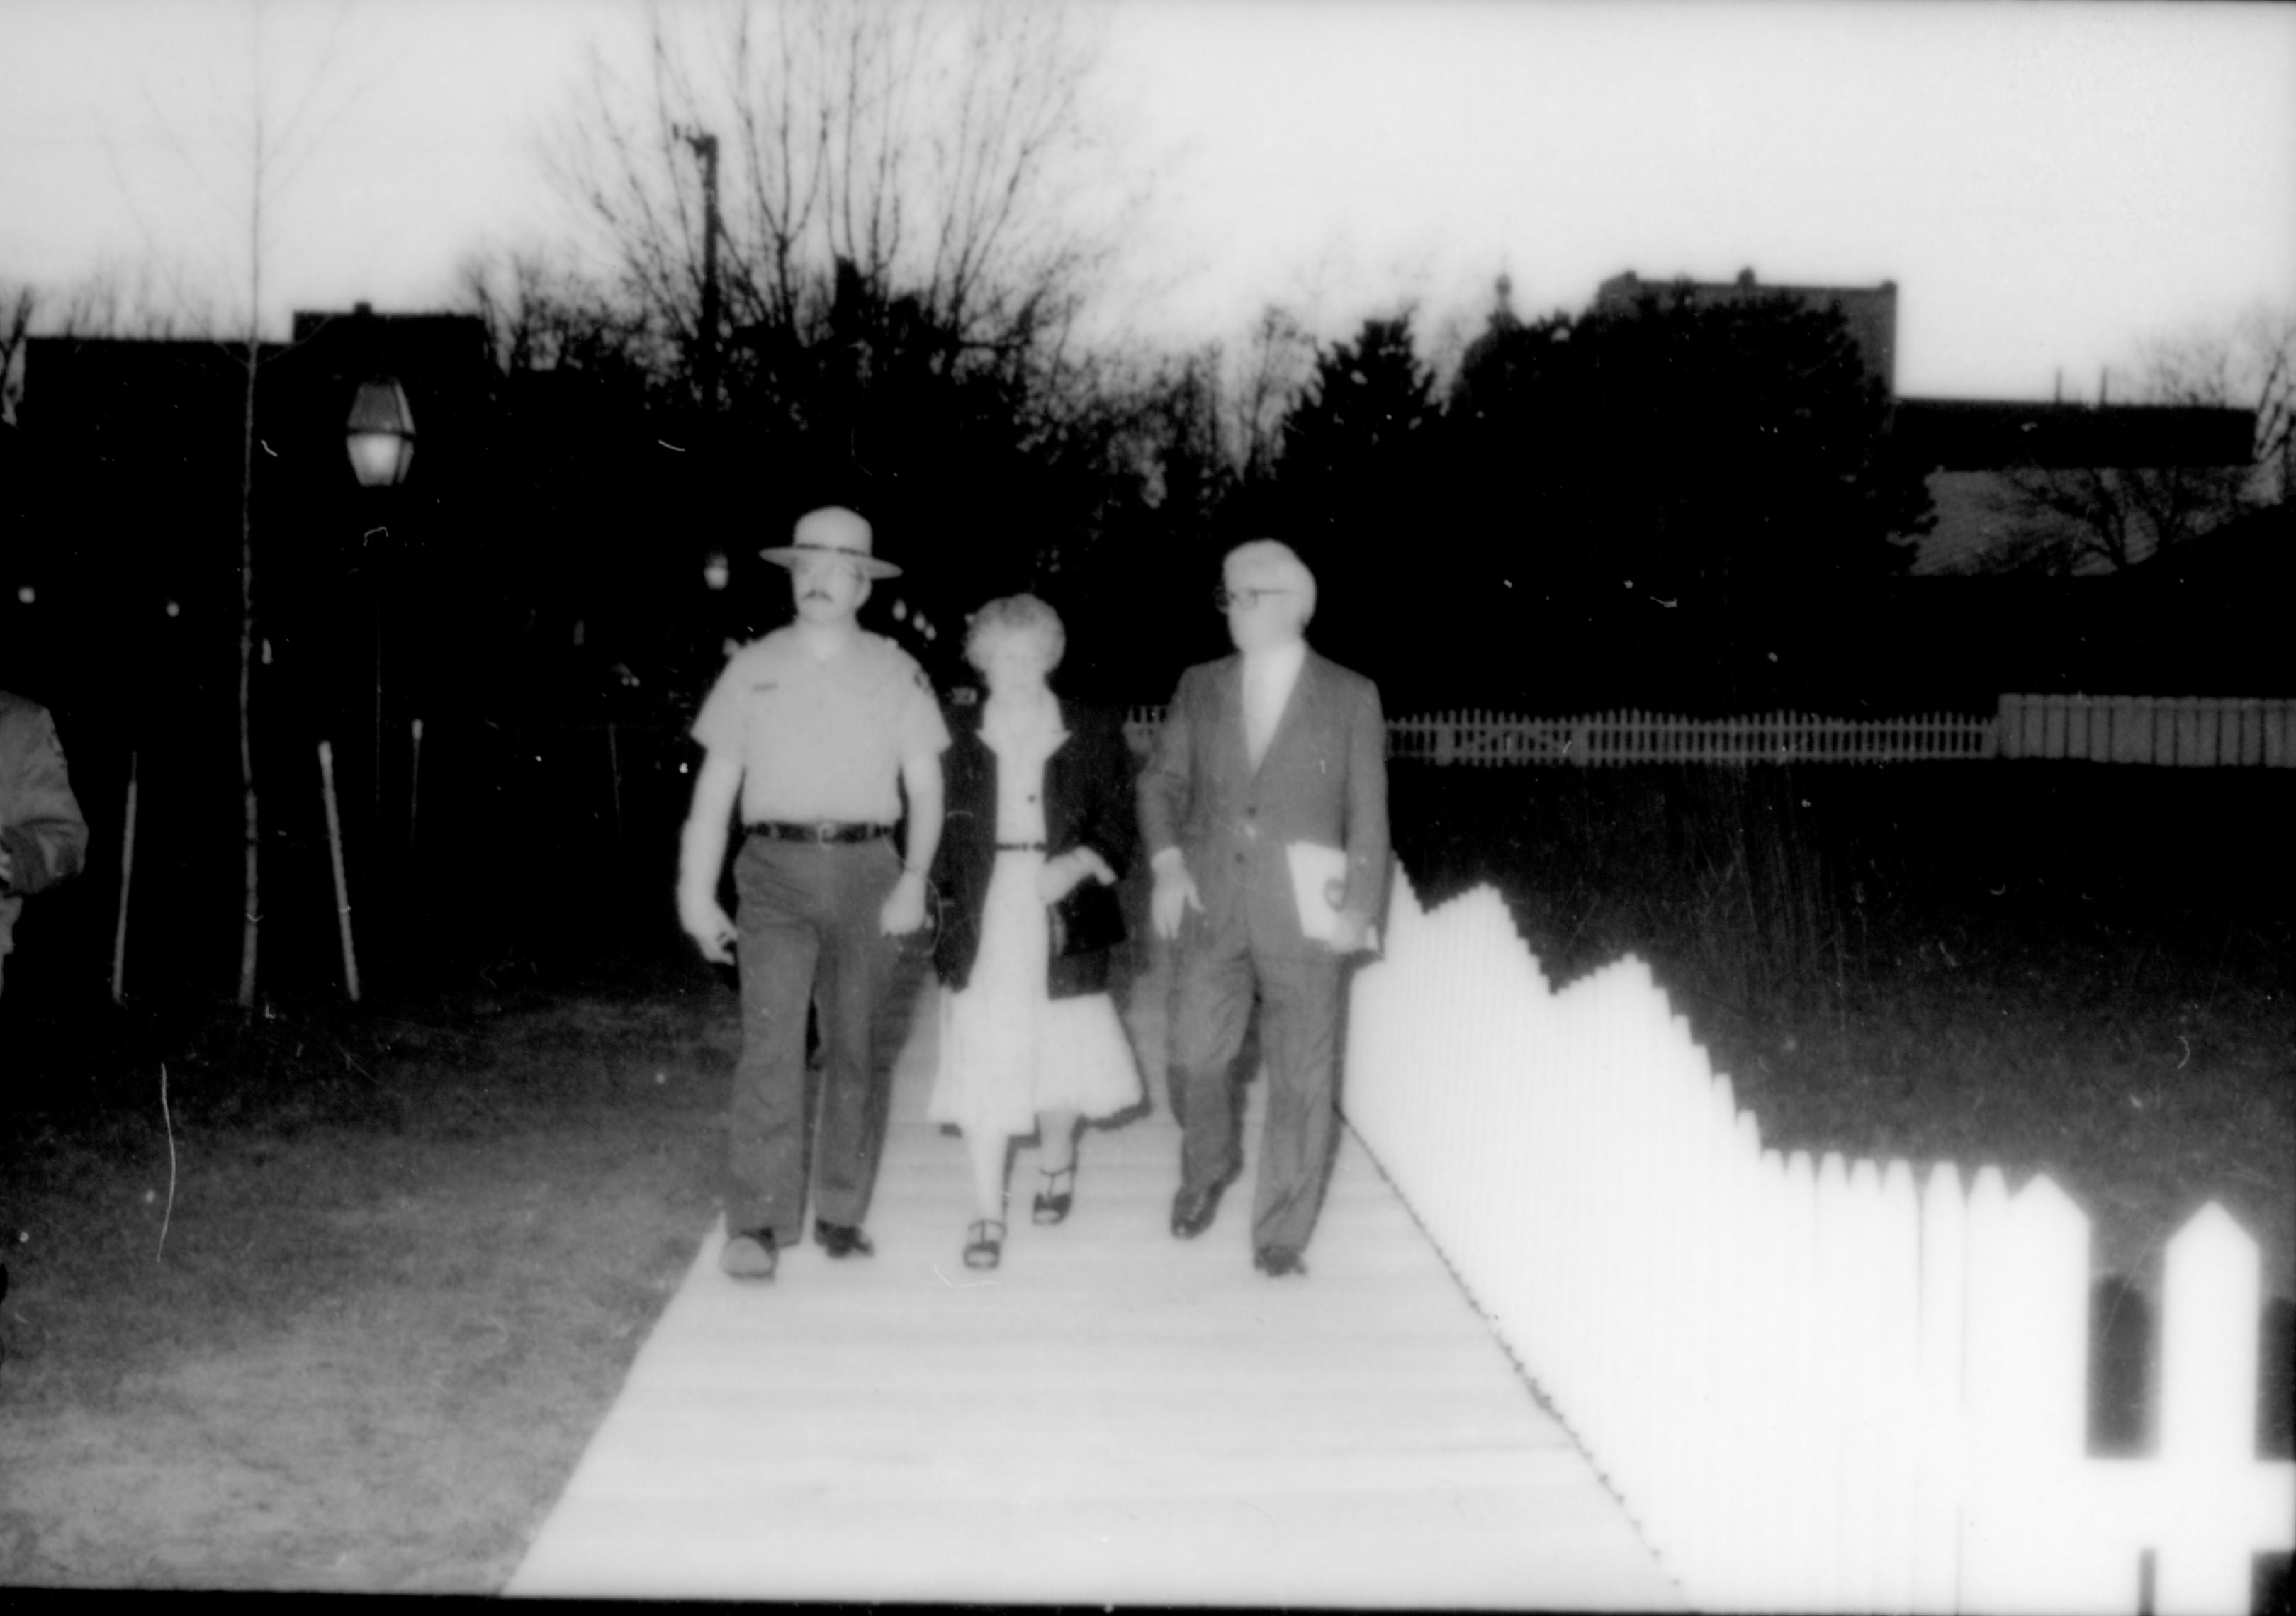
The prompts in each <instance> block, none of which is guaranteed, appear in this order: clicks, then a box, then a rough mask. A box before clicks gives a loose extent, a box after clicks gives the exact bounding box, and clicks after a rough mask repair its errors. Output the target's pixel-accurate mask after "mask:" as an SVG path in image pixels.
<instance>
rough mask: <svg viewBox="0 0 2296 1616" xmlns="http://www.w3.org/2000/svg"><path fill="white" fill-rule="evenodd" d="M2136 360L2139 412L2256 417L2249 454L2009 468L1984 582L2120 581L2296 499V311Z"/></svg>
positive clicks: (2159, 346) (2202, 333)
mask: <svg viewBox="0 0 2296 1616" xmlns="http://www.w3.org/2000/svg"><path fill="white" fill-rule="evenodd" d="M2138 354H2139V359H2138V363H2137V365H2136V392H2135V397H2134V398H2132V399H2131V401H2130V402H2131V403H2133V404H2136V405H2140V406H2160V407H2163V408H2167V409H2175V408H2185V409H2246V410H2252V411H2253V412H2254V413H2255V418H2256V423H2255V431H2254V434H2253V437H2252V439H2251V444H2250V445H2249V446H2248V447H2247V449H2246V451H2245V453H2244V454H2228V455H2225V456H2224V457H2223V462H2222V463H2215V464H2210V463H2197V462H2194V461H2193V460H2192V459H2191V457H2190V455H2189V454H2184V455H2175V454H2165V453H2164V455H2162V459H2163V460H2164V461H2166V462H2167V463H2160V464H2153V465H2120V466H2074V467H2064V466H2031V465H2029V466H2019V467H2011V468H2009V470H2008V472H2007V474H2006V483H2007V486H2006V487H2005V489H2004V490H2003V493H2002V495H2001V496H2000V500H1999V506H2000V509H2001V510H2002V512H2003V513H2004V514H2005V515H2006V516H2008V517H2009V518H2010V519H2011V521H2012V522H2013V529H2012V530H2011V532H2010V534H2009V536H2008V537H2007V538H2006V539H2005V541H2004V542H2003V543H2002V544H2001V545H2000V546H1997V548H1996V549H1995V550H1994V551H1993V552H1992V553H1991V554H1989V555H1988V556H1987V557H1986V558H1985V559H1984V561H1983V562H1982V565H1981V570H1985V571H1989V572H2044V573H2054V574H2068V573H2075V572H2094V571H2119V570H2121V569H2123V568H2126V567H2129V566H2132V565H2134V564H2136V562H2141V561H2143V560H2144V559H2145V558H2146V557H2147V556H2149V555H2152V554H2156V553H2158V552H2160V551H2162V550H2166V549H2171V548H2174V547H2175V546H2178V545H2183V544H2187V543H2189V542H2191V541H2192V540H2193V539H2194V538H2196V537H2200V536H2201V535H2202V534H2204V533H2207V532H2209V531H2210V530H2211V529H2215V528H2217V527H2218V526H2220V525H2221V524H2223V523H2224V522H2226V521H2230V520H2231V519H2232V518H2233V517H2235V516H2237V515H2239V514H2240V513H2242V512H2243V511H2245V510H2249V509H2252V508H2253V507H2255V506H2257V505H2259V504H2274V503H2276V502H2278V501H2280V500H2283V499H2285V498H2287V497H2289V495H2290V491H2291V490H2292V488H2296V438H2292V393H2296V308H2287V309H2280V310H2275V309H2270V308H2264V307H2259V308H2252V309H2251V310H2250V311H2249V312H2248V313H2247V314H2245V315H2243V316H2241V318H2240V319H2239V320H2238V321H2236V322H2235V323H2234V324H2231V325H2230V326H2227V327H2218V328H2207V327H2204V328H2199V329H2195V330H2192V331H2186V332H2178V333H2175V334H2172V335H2165V336H2158V337H2153V338H2151V339H2148V340H2145V341H2144V342H2143V343H2141V344H2140V345H2139V348H2138Z"/></svg>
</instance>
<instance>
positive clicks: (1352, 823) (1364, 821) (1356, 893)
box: [1342, 681, 1389, 919]
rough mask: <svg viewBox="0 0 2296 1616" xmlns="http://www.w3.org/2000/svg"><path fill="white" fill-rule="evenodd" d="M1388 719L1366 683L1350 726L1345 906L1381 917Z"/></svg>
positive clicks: (1385, 859)
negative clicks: (1346, 889) (1383, 714)
mask: <svg viewBox="0 0 2296 1616" xmlns="http://www.w3.org/2000/svg"><path fill="white" fill-rule="evenodd" d="M1388 858H1389V846H1388V826H1387V721H1386V719H1385V718H1384V717H1383V716H1382V713H1381V710H1380V703H1379V687H1378V686H1377V685H1373V684H1371V683H1370V682H1369V681H1365V685H1364V687H1363V695H1362V698H1361V699H1360V700H1359V701H1357V702H1356V703H1355V712H1354V715H1353V717H1352V718H1351V720H1350V722H1349V728H1348V891H1347V898H1346V900H1345V902H1344V904H1343V905H1342V906H1343V907H1345V908H1348V909H1350V910H1353V911H1354V912H1355V913H1357V914H1358V915H1369V916H1371V917H1373V918H1374V919H1376V918H1377V917H1378V915H1379V914H1380V912H1381V910H1382V907H1383V906H1384V903H1385V899H1386V897H1387V866H1388Z"/></svg>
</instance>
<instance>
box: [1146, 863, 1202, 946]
mask: <svg viewBox="0 0 2296 1616" xmlns="http://www.w3.org/2000/svg"><path fill="white" fill-rule="evenodd" d="M1203 906H1204V900H1203V899H1202V898H1200V897H1198V896H1197V895H1196V883H1195V880H1194V878H1193V876H1191V875H1190V874H1188V866H1187V865H1185V864H1183V863H1182V862H1181V861H1180V860H1178V859H1177V858H1176V859H1173V860H1171V861H1170V862H1169V863H1168V864H1166V865H1163V866H1162V867H1160V869H1158V870H1157V872H1156V890H1155V893H1154V895H1153V896H1152V897H1151V898H1149V900H1148V915H1149V918H1150V920H1151V921H1152V922H1153V923H1154V924H1155V927H1156V935H1157V936H1159V937H1160V938H1163V939H1167V940H1168V941H1169V939H1172V938H1175V937H1177V936H1179V935H1180V922H1181V921H1182V920H1183V919H1185V917H1186V915H1187V912H1188V911H1189V910H1190V909H1194V910H1196V911H1198V912H1199V913H1201V911H1202V909H1203Z"/></svg>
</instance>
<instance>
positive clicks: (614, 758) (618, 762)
mask: <svg viewBox="0 0 2296 1616" xmlns="http://www.w3.org/2000/svg"><path fill="white" fill-rule="evenodd" d="M606 762H607V764H608V765H609V767H611V768H612V769H613V771H614V845H615V846H616V847H619V846H621V845H622V751H621V748H620V747H619V745H617V744H616V743H615V741H614V721H613V720H612V719H611V718H609V719H607V720H606Z"/></svg>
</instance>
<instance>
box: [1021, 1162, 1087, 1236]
mask: <svg viewBox="0 0 2296 1616" xmlns="http://www.w3.org/2000/svg"><path fill="white" fill-rule="evenodd" d="M1038 1176H1039V1177H1042V1178H1043V1179H1044V1181H1045V1187H1044V1188H1043V1189H1041V1190H1038V1191H1037V1202H1036V1205H1035V1207H1034V1208H1033V1209H1031V1210H1030V1212H1029V1216H1030V1217H1032V1218H1035V1219H1036V1220H1037V1222H1038V1223H1058V1222H1060V1221H1061V1219H1062V1218H1066V1217H1067V1216H1068V1215H1069V1208H1070V1206H1071V1205H1072V1204H1074V1203H1075V1201H1076V1164H1075V1163H1073V1162H1071V1163H1070V1164H1069V1165H1068V1166H1066V1167H1064V1168H1062V1169H1060V1171H1058V1172H1056V1173H1047V1172H1044V1171H1043V1170H1042V1169H1038ZM1063 1178H1065V1179H1067V1180H1068V1187H1067V1188H1066V1189H1060V1188H1059V1185H1060V1183H1061V1180H1062V1179H1063ZM1056 1190H1057V1191H1058V1193H1057V1194H1055V1193H1054V1192H1055V1191H1056Z"/></svg>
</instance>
